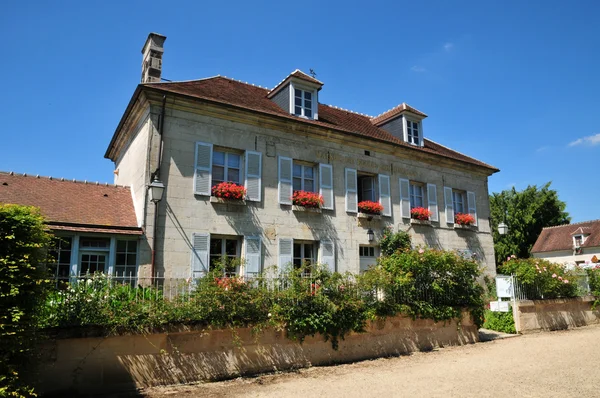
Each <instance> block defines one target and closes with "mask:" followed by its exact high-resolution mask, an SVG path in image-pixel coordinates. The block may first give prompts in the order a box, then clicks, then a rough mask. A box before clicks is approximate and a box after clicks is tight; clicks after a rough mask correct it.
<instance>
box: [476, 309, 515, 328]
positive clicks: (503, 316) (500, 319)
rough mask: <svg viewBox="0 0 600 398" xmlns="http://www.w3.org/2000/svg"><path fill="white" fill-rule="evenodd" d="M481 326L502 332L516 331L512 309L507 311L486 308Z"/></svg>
mask: <svg viewBox="0 0 600 398" xmlns="http://www.w3.org/2000/svg"><path fill="white" fill-rule="evenodd" d="M483 327H484V328H486V329H490V330H495V331H497V332H502V333H511V334H514V333H517V329H515V320H514V318H513V313H512V310H510V308H509V311H508V312H494V311H490V310H486V311H485V314H484V322H483Z"/></svg>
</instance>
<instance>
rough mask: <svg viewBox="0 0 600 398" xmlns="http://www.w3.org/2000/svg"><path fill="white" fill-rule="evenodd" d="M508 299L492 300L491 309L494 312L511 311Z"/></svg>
mask: <svg viewBox="0 0 600 398" xmlns="http://www.w3.org/2000/svg"><path fill="white" fill-rule="evenodd" d="M508 304H509V302H508V301H500V300H498V301H490V310H492V311H494V312H508V311H509V309H510V308H509V305H508Z"/></svg>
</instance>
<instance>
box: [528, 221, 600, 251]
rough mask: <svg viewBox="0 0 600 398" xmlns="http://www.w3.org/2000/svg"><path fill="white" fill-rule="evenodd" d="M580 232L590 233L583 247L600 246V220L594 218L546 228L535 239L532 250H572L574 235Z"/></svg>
mask: <svg viewBox="0 0 600 398" xmlns="http://www.w3.org/2000/svg"><path fill="white" fill-rule="evenodd" d="M578 233H582V234H585V235H587V234H589V235H588V236H587V237H586V238H585V242H584V243H583V245H581V247H583V248H585V247H597V246H600V220H594V221H584V222H580V223H576V224H567V225H559V226H557V227H547V228H544V229H543V230H542V232H541V233H540V236H538V238H537V240H536V241H535V244H534V245H533V248H532V249H531V252H532V253H541V252H551V251H557V250H571V249H572V248H573V235H576V234H578Z"/></svg>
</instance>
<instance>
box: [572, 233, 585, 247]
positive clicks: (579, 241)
mask: <svg viewBox="0 0 600 398" xmlns="http://www.w3.org/2000/svg"><path fill="white" fill-rule="evenodd" d="M584 241H585V238H584V237H583V235H575V236H573V244H574V245H575V247H581V245H583V242H584Z"/></svg>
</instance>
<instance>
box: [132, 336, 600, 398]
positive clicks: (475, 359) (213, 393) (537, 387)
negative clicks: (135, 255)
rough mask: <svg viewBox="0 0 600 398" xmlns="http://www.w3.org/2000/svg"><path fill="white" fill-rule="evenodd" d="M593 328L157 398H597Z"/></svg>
mask: <svg viewBox="0 0 600 398" xmlns="http://www.w3.org/2000/svg"><path fill="white" fill-rule="evenodd" d="M599 341H600V325H596V326H588V327H583V328H578V329H573V330H568V331H560V332H545V333H538V334H530V335H525V336H519V337H513V338H509V339H503V340H495V341H492V342H487V343H478V344H472V345H468V346H462V347H449V348H444V349H440V350H435V351H433V352H427V353H416V354H413V355H409V356H403V357H395V358H385V359H377V360H373V361H364V362H359V363H354V364H348V365H338V366H330V367H315V368H309V369H303V370H299V371H297V372H292V373H282V374H273V375H263V376H259V377H254V378H240V379H236V380H232V381H225V382H217V383H207V384H198V385H192V386H178V387H157V388H152V389H147V390H145V391H143V392H142V393H143V396H146V397H151V398H165V397H242V396H243V397H321V396H327V397H361V398H364V397H374V396H376V397H388V396H394V397H410V398H418V397H445V398H447V397H499V398H503V397H507V398H515V397H600V385H599V383H598V382H599V381H600V366H599V362H598V358H600V344H599Z"/></svg>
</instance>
